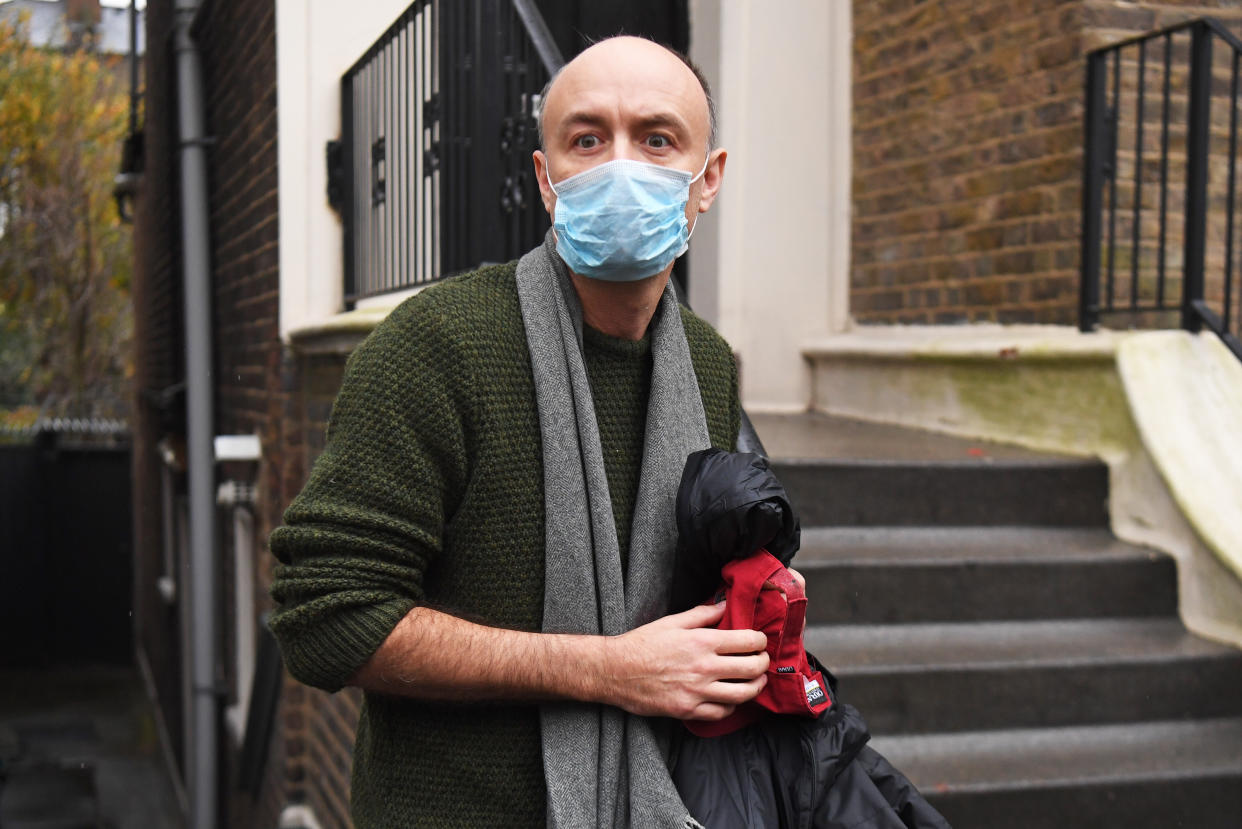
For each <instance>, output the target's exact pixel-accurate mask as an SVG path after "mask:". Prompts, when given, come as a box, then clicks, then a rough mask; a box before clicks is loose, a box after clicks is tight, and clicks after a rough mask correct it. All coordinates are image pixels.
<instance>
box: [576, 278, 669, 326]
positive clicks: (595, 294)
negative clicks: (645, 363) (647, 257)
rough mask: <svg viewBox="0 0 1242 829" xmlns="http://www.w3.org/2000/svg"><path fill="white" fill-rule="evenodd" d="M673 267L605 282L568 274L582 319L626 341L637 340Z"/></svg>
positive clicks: (654, 310)
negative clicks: (643, 276)
mask: <svg viewBox="0 0 1242 829" xmlns="http://www.w3.org/2000/svg"><path fill="white" fill-rule="evenodd" d="M672 270H673V267H672V265H669V267H668V268H666V269H665V270H664V271H662V272H661V273H658V274H656V275H655V276H650V277H647V278H646V279H640V280H638V281H637V282H606V281H604V280H601V279H591V278H590V277H586V276H580V275H579V274H576V273H574V272H573V271H570V272H569V277H570V279H571V280H572V281H573V283H574V290H576V291H577V292H578V300H579V301H580V302H581V303H582V320H583V322H585V323H586V324H587V325H589V326H591V327H592V328H594V329H595V330H596V331H601V332H603V333H605V334H608V335H610V336H613V337H621V338H622V339H626V340H641V339H642V338H643V335H644V334H646V333H647V326H648V325H650V324H651V318H652V317H653V316H655V312H656V308H658V307H660V296H661V295H662V294H663V293H664V286H665V285H667V284H668V277H669V274H670V273H672Z"/></svg>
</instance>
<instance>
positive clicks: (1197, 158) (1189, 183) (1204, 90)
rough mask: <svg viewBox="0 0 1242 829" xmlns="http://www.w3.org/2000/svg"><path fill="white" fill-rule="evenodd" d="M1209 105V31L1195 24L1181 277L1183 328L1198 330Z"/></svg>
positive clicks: (1204, 236) (1204, 223) (1210, 56)
mask: <svg viewBox="0 0 1242 829" xmlns="http://www.w3.org/2000/svg"><path fill="white" fill-rule="evenodd" d="M1211 105H1212V32H1211V29H1209V28H1208V26H1207V25H1206V24H1204V23H1198V24H1196V25H1195V26H1194V28H1192V29H1191V32H1190V107H1189V114H1188V116H1187V133H1186V240H1185V254H1184V256H1183V259H1182V261H1183V267H1184V272H1183V274H1182V328H1184V329H1185V330H1187V331H1195V332H1197V331H1199V330H1200V329H1201V328H1202V325H1203V321H1202V319H1201V318H1200V316H1199V313H1198V310H1197V309H1196V307H1195V304H1196V303H1197V302H1201V301H1202V300H1203V293H1204V280H1203V266H1204V249H1205V246H1206V241H1207V183H1208V152H1209V149H1210V147H1209V140H1210V138H1211V135H1210V127H1211V122H1210V116H1211Z"/></svg>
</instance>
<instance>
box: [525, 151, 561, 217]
mask: <svg viewBox="0 0 1242 829" xmlns="http://www.w3.org/2000/svg"><path fill="white" fill-rule="evenodd" d="M531 159H532V160H533V161H534V162H535V179H536V180H537V181H538V182H539V198H540V199H542V200H543V209H544V210H546V211H548V216H551V215H552V208H554V207H555V206H556V194H555V193H553V192H552V185H551V184H550V183H549V182H548V157H547V156H546V155H544V153H543V150H535V151H534V152H533V153H531Z"/></svg>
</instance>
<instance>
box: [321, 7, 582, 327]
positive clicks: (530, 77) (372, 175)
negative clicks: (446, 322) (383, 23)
mask: <svg viewBox="0 0 1242 829" xmlns="http://www.w3.org/2000/svg"><path fill="white" fill-rule="evenodd" d="M560 63H561V56H560V52H559V51H558V50H557V47H556V45H555V44H554V43H553V42H552V39H551V36H550V35H549V34H548V32H547V29H546V27H545V26H544V25H543V20H542V18H541V17H540V16H539V13H538V11H537V10H536V9H535V7H534V5H533V3H532V2H531V0H456V1H455V2H445V1H443V0H417V2H415V3H414V4H413V5H411V6H410V7H409V8H408V9H407V10H406V11H405V12H404V13H403V14H402V15H401V17H400V18H399V19H398V20H397V21H396V22H395V23H394V24H393V25H392V26H390V27H389V29H388V30H387V31H386V32H385V33H384V34H383V36H381V37H380V39H379V40H378V41H376V43H375V44H374V45H372V46H371V48H370V49H368V50H367V52H366V54H364V55H363V56H362V58H361V59H360V60H359V61H358V62H357V63H355V64H354V66H353V67H351V68H350V69H349V71H348V72H346V73H345V76H344V77H343V78H342V81H341V141H340V142H339V144H334V145H333V146H331V147H330V148H329V166H330V167H331V168H333V170H334V174H333V175H330V177H329V179H330V181H331V182H333V183H332V184H331V185H330V198H331V200H332V202H333V204H334V205H335V206H336V207H337V209H338V210H339V211H340V214H341V217H342V221H343V224H344V228H345V238H344V243H345V300H346V303H347V304H352V303H353V302H354V301H355V300H357V299H359V298H361V297H366V296H372V295H375V294H381V293H385V292H388V291H393V290H398V289H401V288H408V287H411V286H415V285H419V284H423V283H426V282H430V281H433V280H435V279H438V278H440V277H443V276H447V275H450V274H453V273H457V272H460V271H463V270H467V269H470V268H474V267H477V266H479V265H482V264H485V263H488V262H504V261H508V260H509V259H513V258H515V257H516V256H518V255H519V254H521V253H524V252H525V251H526V250H529V249H530V248H531V247H534V245H536V244H537V243H538V242H539V240H540V239H542V237H543V234H544V233H545V232H546V230H547V227H548V221H547V216H546V214H545V212H544V210H543V206H542V203H541V202H540V199H539V188H538V185H537V183H536V182H535V179H534V174H533V172H532V170H531V161H530V155H531V152H532V151H533V150H535V149H536V148H537V146H538V144H537V141H538V139H537V130H536V122H535V119H536V117H537V115H538V108H539V93H540V92H541V90H542V89H543V86H544V84H546V83H547V80H548V78H549V77H550V76H551V73H552V72H554V71H555V70H556V69H557V68H558V67H559V66H560Z"/></svg>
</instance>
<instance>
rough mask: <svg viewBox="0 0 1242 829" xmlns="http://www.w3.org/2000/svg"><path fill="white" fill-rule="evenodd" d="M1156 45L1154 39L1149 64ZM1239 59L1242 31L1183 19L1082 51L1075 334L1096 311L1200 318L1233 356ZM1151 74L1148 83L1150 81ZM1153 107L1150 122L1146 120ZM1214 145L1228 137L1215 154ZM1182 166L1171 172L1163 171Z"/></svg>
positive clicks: (1240, 345)
mask: <svg viewBox="0 0 1242 829" xmlns="http://www.w3.org/2000/svg"><path fill="white" fill-rule="evenodd" d="M1214 42H1220V43H1222V44H1223V45H1224V46H1225V47H1226V53H1227V54H1228V56H1229V58H1230V59H1231V75H1230V83H1229V85H1228V86H1229V91H1228V94H1227V96H1226V94H1225V93H1224V92H1223V91H1222V90H1221V89H1220V85H1219V84H1216V85H1214V83H1213V44H1214ZM1153 44H1154V45H1156V46H1158V47H1162V48H1160V49H1159V50H1158V51H1157V52H1156V58H1157V59H1156V60H1155V63H1156V66H1155V68H1154V69H1151V68H1149V61H1148V58H1149V53H1150V52H1151V51H1152V50H1151V49H1150V48H1149V47H1151V46H1152V45H1153ZM1175 58H1176V60H1175ZM1240 66H1242V40H1240V39H1239V38H1238V37H1236V36H1235V35H1234V34H1233V33H1231V32H1230V31H1229V30H1228V29H1226V28H1225V27H1224V26H1223V25H1222V24H1221V23H1220V22H1219V21H1217V20H1214V19H1212V18H1200V19H1196V20H1189V21H1186V22H1184V23H1179V24H1177V25H1174V26H1169V27H1167V28H1165V29H1161V30H1159V31H1156V32H1151V33H1148V34H1145V35H1140V36H1137V37H1133V38H1129V39H1127V40H1123V41H1121V42H1118V43H1114V44H1112V45H1110V46H1106V47H1103V48H1100V49H1096V50H1094V51H1092V52H1090V53H1089V54H1088V55H1087V76H1086V90H1085V91H1086V94H1085V103H1086V108H1085V114H1084V133H1085V138H1086V142H1085V146H1084V154H1083V193H1082V283H1081V292H1080V296H1079V327H1080V328H1081V329H1082V330H1083V331H1092V330H1094V329H1095V328H1096V327H1097V326H1098V325H1099V323H1100V321H1101V317H1103V316H1105V315H1109V316H1119V315H1120V316H1128V318H1129V321H1130V324H1132V325H1138V324H1147V325H1152V324H1156V325H1159V324H1161V322H1162V319H1161V318H1162V317H1164V318H1171V317H1172V316H1173V315H1175V314H1176V315H1177V317H1178V323H1179V325H1180V326H1181V327H1182V328H1184V329H1185V330H1187V331H1194V332H1197V331H1200V330H1202V328H1203V327H1204V326H1207V328H1208V329H1210V330H1212V331H1214V332H1215V333H1216V334H1217V335H1218V336H1219V337H1220V338H1221V340H1222V341H1223V342H1224V343H1225V345H1226V346H1227V347H1228V348H1229V349H1230V350H1231V351H1232V352H1233V353H1234V354H1235V355H1237V357H1238V358H1239V359H1242V342H1240V341H1239V339H1238V337H1237V334H1236V330H1237V329H1236V327H1235V326H1236V324H1237V323H1236V321H1235V320H1236V318H1237V317H1238V316H1242V309H1237V308H1236V307H1235V306H1236V304H1237V300H1238V299H1239V295H1242V289H1239V288H1238V287H1237V286H1235V282H1236V281H1239V274H1242V267H1239V266H1235V263H1234V257H1235V255H1236V252H1237V251H1239V250H1242V246H1238V245H1235V244H1234V234H1235V232H1237V229H1236V228H1235V226H1234V206H1235V187H1236V186H1237V175H1236V167H1237V161H1238V152H1237V150H1238V92H1239V68H1240ZM1183 76H1184V77H1185V82H1181V80H1180V79H1181V78H1182V77H1183ZM1174 78H1177V79H1179V80H1178V81H1177V82H1174V81H1173V79H1174ZM1123 79H1124V84H1123ZM1153 81H1155V82H1158V88H1157V89H1151V88H1149V87H1150V86H1152V85H1153ZM1110 87H1111V89H1110ZM1149 95H1156V96H1158V98H1159V106H1158V107H1156V106H1151V107H1150V109H1149V108H1148V106H1147V99H1148V96H1149ZM1214 98H1215V99H1217V100H1218V101H1220V100H1222V99H1223V102H1224V103H1226V104H1227V105H1228V107H1229V110H1228V113H1229V117H1228V119H1227V120H1228V126H1227V132H1225V129H1224V128H1222V127H1220V126H1219V125H1214V124H1213V120H1212V104H1213V99H1214ZM1183 106H1184V107H1185V111H1186V115H1185V122H1184V148H1185V149H1184V155H1185V167H1184V169H1183V170H1178V168H1177V167H1176V166H1174V165H1171V164H1170V141H1171V139H1170V133H1171V131H1172V132H1175V133H1177V135H1175V136H1174V138H1173V141H1174V143H1175V144H1181V143H1182V142H1181V141H1180V140H1179V139H1180V137H1181V136H1180V134H1181V132H1182V129H1183V126H1182V124H1180V123H1177V122H1175V121H1173V120H1172V119H1171V113H1172V110H1173V109H1174V108H1181V107H1183ZM1157 111H1158V113H1159V115H1158V117H1159V123H1158V125H1156V124H1150V123H1149V118H1151V117H1152V113H1153V112H1157ZM1171 125H1172V129H1171ZM1155 126H1158V128H1159V131H1158V134H1159V150H1158V163H1157V164H1150V163H1147V158H1149V155H1148V154H1149V151H1150V150H1149V147H1148V144H1149V143H1151V138H1150V136H1153V134H1154V131H1152V132H1147V131H1146V130H1147V128H1149V127H1155ZM1226 135H1227V142H1226V141H1225V136H1226ZM1131 137H1132V140H1131ZM1214 139H1215V140H1214ZM1222 143H1224V144H1226V145H1227V149H1225V151H1224V152H1223V153H1222V152H1221V147H1220V146H1219V145H1221V144H1222ZM1222 155H1223V163H1224V164H1225V165H1227V175H1226V176H1225V182H1224V184H1223V187H1222V185H1221V183H1220V181H1219V172H1218V173H1217V181H1213V180H1212V169H1213V164H1212V162H1213V160H1214V157H1215V158H1218V159H1219V158H1220V157H1221V156H1222ZM1215 166H1217V167H1219V166H1220V165H1219V164H1217V165H1215ZM1179 175H1180V181H1178V180H1173V181H1171V180H1170V179H1171V177H1172V178H1173V179H1178V178H1179ZM1178 185H1180V189H1181V191H1182V192H1181V195H1182V198H1183V202H1184V204H1183V218H1182V224H1181V226H1180V228H1179V227H1177V226H1176V225H1175V224H1174V225H1171V224H1170V222H1169V210H1170V204H1169V202H1170V199H1169V196H1170V192H1171V191H1173V193H1174V195H1176V188H1177V187H1178ZM1152 186H1154V187H1157V188H1158V192H1159V199H1158V206H1155V205H1154V204H1152V203H1151V202H1152V201H1154V200H1149V199H1145V193H1147V192H1148V190H1147V188H1148V187H1152ZM1213 187H1215V188H1216V192H1214V191H1213ZM1222 190H1223V192H1222ZM1119 222H1120V223H1122V225H1123V228H1122V230H1123V231H1124V230H1125V228H1124V224H1125V223H1127V222H1128V223H1129V228H1128V231H1129V232H1128V233H1124V232H1123V233H1119V231H1118V223H1119ZM1152 230H1155V233H1154V238H1152V237H1153V234H1152V232H1151V231H1152ZM1214 230H1219V231H1220V232H1219V233H1215V232H1213V231H1214ZM1179 234H1180V241H1181V261H1180V262H1177V261H1170V253H1171V252H1173V250H1174V248H1172V247H1170V237H1174V238H1173V241H1174V242H1176V241H1177V237H1178V235H1179ZM1123 240H1124V241H1123ZM1123 267H1124V270H1125V271H1128V274H1126V275H1127V276H1128V277H1129V278H1128V279H1125V280H1123V279H1119V276H1120V274H1119V270H1122V268H1123ZM1179 267H1180V277H1181V295H1180V297H1176V298H1175V297H1171V296H1170V295H1169V294H1170V291H1169V290H1168V288H1169V284H1168V283H1169V280H1170V278H1171V277H1174V276H1175V275H1176V272H1177V269H1178V268H1179ZM1163 322H1165V324H1167V319H1166V320H1163Z"/></svg>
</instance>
